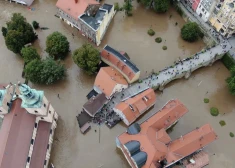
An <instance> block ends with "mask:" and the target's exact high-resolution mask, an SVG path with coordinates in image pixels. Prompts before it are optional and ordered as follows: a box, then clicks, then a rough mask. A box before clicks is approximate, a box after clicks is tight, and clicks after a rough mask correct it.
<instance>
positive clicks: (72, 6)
mask: <svg viewBox="0 0 235 168" xmlns="http://www.w3.org/2000/svg"><path fill="white" fill-rule="evenodd" d="M76 1H77V3H76ZM98 4H99V2H97V1H95V0H58V1H57V3H56V7H57V8H59V9H61V10H63V11H64V12H65V13H67V14H69V15H70V16H72V17H73V18H74V19H77V20H78V17H79V16H80V15H81V14H83V13H84V12H85V11H86V9H87V7H88V6H89V5H98Z"/></svg>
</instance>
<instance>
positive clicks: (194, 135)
mask: <svg viewBox="0 0 235 168" xmlns="http://www.w3.org/2000/svg"><path fill="white" fill-rule="evenodd" d="M187 112H188V110H187V108H186V107H185V106H184V105H183V104H182V103H181V102H180V101H178V100H171V101H169V102H168V103H167V104H166V105H165V106H164V107H163V108H162V109H161V110H160V111H159V112H157V113H156V114H154V115H153V116H151V117H150V118H148V119H147V120H145V121H144V122H143V123H141V124H137V123H135V124H133V125H131V126H130V127H129V128H128V129H127V132H125V133H123V134H121V135H119V136H118V137H117V138H116V144H117V147H118V148H120V149H121V150H122V152H123V154H124V156H125V157H126V159H127V161H128V163H129V164H130V166H131V167H132V168H163V167H171V166H174V165H175V164H176V163H178V162H179V161H181V160H183V159H185V158H186V157H188V156H191V155H193V154H195V152H196V153H197V152H199V151H200V150H201V149H202V148H204V147H205V146H207V145H208V144H210V143H211V142H213V141H214V140H216V138H217V135H216V134H215V132H214V130H213V129H212V128H211V126H210V125H209V124H206V125H204V126H202V127H200V128H196V129H195V130H193V131H192V132H190V133H187V134H186V135H184V136H181V137H180V138H178V139H176V140H173V141H172V140H171V138H170V137H169V135H168V134H167V132H166V130H167V129H168V128H170V127H171V126H172V125H174V124H175V123H176V122H177V121H178V120H179V119H180V118H181V117H182V116H183V115H185V114H186V113H187ZM199 165H200V164H199Z"/></svg>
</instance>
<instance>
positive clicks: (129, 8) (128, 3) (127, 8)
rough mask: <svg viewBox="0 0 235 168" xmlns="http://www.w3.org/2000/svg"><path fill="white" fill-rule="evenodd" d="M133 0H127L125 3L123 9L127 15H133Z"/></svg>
mask: <svg viewBox="0 0 235 168" xmlns="http://www.w3.org/2000/svg"><path fill="white" fill-rule="evenodd" d="M132 8H133V5H132V0H125V2H124V5H123V9H124V10H125V14H126V15H127V16H131V15H132V13H131V12H132Z"/></svg>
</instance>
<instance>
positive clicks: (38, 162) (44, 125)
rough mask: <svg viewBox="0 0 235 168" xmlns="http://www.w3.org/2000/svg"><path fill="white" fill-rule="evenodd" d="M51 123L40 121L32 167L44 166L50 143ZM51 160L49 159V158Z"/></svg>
mask: <svg viewBox="0 0 235 168" xmlns="http://www.w3.org/2000/svg"><path fill="white" fill-rule="evenodd" d="M50 129H51V123H48V122H45V121H40V122H39V123H38V130H37V136H36V139H35V142H34V147H33V153H32V157H31V162H30V168H43V166H44V161H45V159H46V152H47V145H48V143H49V136H50ZM47 162H49V160H47Z"/></svg>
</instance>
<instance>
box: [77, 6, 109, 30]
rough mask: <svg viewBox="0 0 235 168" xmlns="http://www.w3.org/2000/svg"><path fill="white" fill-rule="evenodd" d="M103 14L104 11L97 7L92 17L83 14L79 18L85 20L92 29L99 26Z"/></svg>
mask: <svg viewBox="0 0 235 168" xmlns="http://www.w3.org/2000/svg"><path fill="white" fill-rule="evenodd" d="M104 15H105V11H104V10H100V9H99V10H98V11H97V13H96V15H95V16H94V17H92V16H88V15H87V14H84V15H82V16H81V17H80V19H82V20H83V21H84V22H86V23H87V24H88V25H89V26H91V27H92V28H93V29H95V30H97V29H98V28H99V27H100V23H101V22H102V21H103V18H104Z"/></svg>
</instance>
